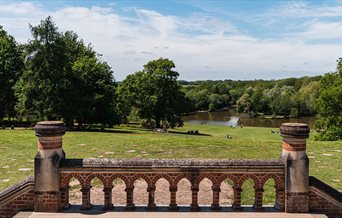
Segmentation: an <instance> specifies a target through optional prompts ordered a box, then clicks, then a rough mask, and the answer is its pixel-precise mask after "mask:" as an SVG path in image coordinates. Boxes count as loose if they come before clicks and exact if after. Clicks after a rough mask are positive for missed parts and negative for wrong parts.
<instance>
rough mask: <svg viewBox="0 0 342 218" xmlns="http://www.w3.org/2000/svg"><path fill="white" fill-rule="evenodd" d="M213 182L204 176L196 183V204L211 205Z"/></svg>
mask: <svg viewBox="0 0 342 218" xmlns="http://www.w3.org/2000/svg"><path fill="white" fill-rule="evenodd" d="M212 186H213V183H212V182H211V181H210V179H208V178H204V179H203V180H202V181H201V182H200V183H199V185H198V188H199V191H198V205H199V206H211V204H212V203H213V190H212Z"/></svg>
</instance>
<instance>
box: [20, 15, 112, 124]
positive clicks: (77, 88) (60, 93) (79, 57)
mask: <svg viewBox="0 0 342 218" xmlns="http://www.w3.org/2000/svg"><path fill="white" fill-rule="evenodd" d="M30 29H31V33H32V37H33V39H32V40H30V41H29V43H28V44H26V45H25V46H24V48H25V56H26V70H25V71H24V73H23V75H22V77H21V78H20V80H19V82H18V83H17V85H16V93H17V96H18V99H19V101H18V103H17V110H18V112H19V113H20V114H21V115H23V116H26V117H32V116H33V117H35V118H37V119H63V120H64V121H65V123H66V124H67V126H68V127H70V128H71V127H72V126H73V123H74V121H75V120H76V121H77V122H78V123H79V124H83V123H85V122H91V123H109V124H113V123H114V121H115V117H114V115H115V113H114V109H115V106H114V103H115V102H114V101H115V99H114V96H115V87H116V85H115V81H114V78H113V75H112V71H111V69H110V67H109V66H108V65H107V64H106V63H105V62H103V61H101V60H100V59H99V56H98V55H97V54H96V52H95V51H93V49H92V48H91V46H89V45H88V46H86V45H85V44H84V43H83V41H82V40H79V39H78V36H77V34H75V33H73V32H66V33H62V32H59V31H58V28H57V27H56V25H55V24H54V23H53V21H52V19H51V17H48V18H47V19H45V20H43V21H41V23H40V24H39V25H37V26H30Z"/></svg>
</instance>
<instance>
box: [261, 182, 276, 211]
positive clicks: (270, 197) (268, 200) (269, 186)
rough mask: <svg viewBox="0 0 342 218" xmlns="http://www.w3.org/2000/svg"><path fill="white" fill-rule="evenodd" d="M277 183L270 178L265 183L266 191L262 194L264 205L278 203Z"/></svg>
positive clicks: (269, 205) (268, 205)
mask: <svg viewBox="0 0 342 218" xmlns="http://www.w3.org/2000/svg"><path fill="white" fill-rule="evenodd" d="M275 186H276V183H275V181H274V179H269V180H267V181H266V183H265V184H264V193H263V195H262V206H263V207H274V205H275V204H276V189H275Z"/></svg>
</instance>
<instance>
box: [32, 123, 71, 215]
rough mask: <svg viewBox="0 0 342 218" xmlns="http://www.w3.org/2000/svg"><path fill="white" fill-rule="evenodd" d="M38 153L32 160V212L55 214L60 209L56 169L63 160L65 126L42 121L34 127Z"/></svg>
mask: <svg viewBox="0 0 342 218" xmlns="http://www.w3.org/2000/svg"><path fill="white" fill-rule="evenodd" d="M34 129H35V133H36V136H37V137H38V153H37V155H36V157H35V159H34V175H35V193H34V194H35V200H34V211H36V212H57V211H58V210H59V208H60V184H59V172H58V167H59V163H60V160H61V159H62V158H64V152H63V149H62V136H63V135H64V134H65V126H64V123H63V122H61V121H43V122H39V123H37V125H36V126H35V128H34Z"/></svg>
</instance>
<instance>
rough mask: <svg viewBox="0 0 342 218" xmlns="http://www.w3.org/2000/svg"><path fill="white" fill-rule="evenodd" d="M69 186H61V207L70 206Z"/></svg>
mask: <svg viewBox="0 0 342 218" xmlns="http://www.w3.org/2000/svg"><path fill="white" fill-rule="evenodd" d="M69 188H70V186H65V187H61V188H60V191H61V209H67V208H69V207H70V204H69Z"/></svg>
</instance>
